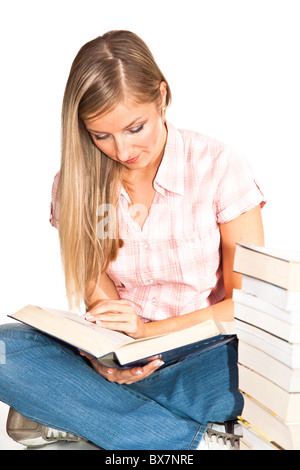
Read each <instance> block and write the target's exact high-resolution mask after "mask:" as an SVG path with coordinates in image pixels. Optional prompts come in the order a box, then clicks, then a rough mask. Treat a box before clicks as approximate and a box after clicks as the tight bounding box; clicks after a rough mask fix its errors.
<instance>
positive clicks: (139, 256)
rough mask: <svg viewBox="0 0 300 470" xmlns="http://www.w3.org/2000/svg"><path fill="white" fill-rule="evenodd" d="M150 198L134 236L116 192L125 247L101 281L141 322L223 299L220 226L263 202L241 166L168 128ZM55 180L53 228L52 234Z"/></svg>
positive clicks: (217, 146) (202, 140)
mask: <svg viewBox="0 0 300 470" xmlns="http://www.w3.org/2000/svg"><path fill="white" fill-rule="evenodd" d="M167 127H168V139H167V144H166V147H165V153H164V157H163V159H162V162H161V164H160V167H159V169H158V172H157V175H156V177H155V180H154V189H155V191H156V193H155V198H154V201H153V203H152V206H151V209H150V212H149V215H148V217H147V219H146V221H145V223H144V226H143V228H142V229H141V228H140V225H139V224H138V222H135V221H134V220H133V219H132V217H131V216H130V214H129V206H130V204H131V201H130V198H129V196H128V194H127V193H126V191H125V190H124V188H122V189H121V193H120V197H119V207H118V220H119V228H120V237H121V238H122V239H123V240H124V246H123V247H122V248H121V249H120V250H119V254H118V257H117V259H116V261H114V262H112V263H110V265H109V268H108V271H107V274H108V275H109V277H110V278H111V279H112V281H113V282H114V284H115V286H116V288H117V290H118V293H119V295H120V298H122V299H124V300H127V301H129V302H130V303H131V304H132V305H133V306H134V308H135V310H136V312H137V313H138V315H139V316H140V317H141V318H142V319H144V321H154V320H162V319H165V318H169V317H172V316H177V315H183V314H185V313H189V312H192V311H195V310H198V309H201V308H204V307H207V306H209V305H212V304H214V303H217V302H219V301H221V300H222V299H223V298H224V284H223V276H222V263H221V257H220V231H219V224H223V223H226V222H229V221H230V220H233V219H235V218H236V217H238V216H239V215H240V214H242V213H243V212H246V211H248V210H250V209H252V208H253V207H255V206H256V205H258V204H261V205H263V204H264V197H263V194H262V192H261V191H260V189H259V187H258V185H257V184H256V182H255V181H254V179H253V176H252V173H251V170H250V168H249V166H248V164H247V162H246V161H244V160H242V159H240V158H237V157H236V156H235V155H234V154H233V153H231V152H230V151H229V150H228V149H227V148H226V147H225V146H224V145H223V144H222V143H221V142H219V141H217V140H214V139H212V138H210V137H207V136H204V135H201V134H198V133H195V132H192V131H186V130H177V129H176V128H175V127H174V126H172V125H171V124H170V123H167ZM57 182H58V175H57V176H56V178H55V181H54V184H53V190H52V210H51V219H50V221H51V223H52V225H54V226H56V227H57V226H58V209H59V208H58V204H57V201H56V191H57Z"/></svg>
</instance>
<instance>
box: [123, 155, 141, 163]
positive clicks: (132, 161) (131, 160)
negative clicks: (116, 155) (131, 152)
mask: <svg viewBox="0 0 300 470" xmlns="http://www.w3.org/2000/svg"><path fill="white" fill-rule="evenodd" d="M138 158H139V155H138V156H137V157H134V158H131V159H130V160H126V162H125V163H135V162H137V160H138Z"/></svg>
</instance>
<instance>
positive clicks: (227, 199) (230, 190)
mask: <svg viewBox="0 0 300 470" xmlns="http://www.w3.org/2000/svg"><path fill="white" fill-rule="evenodd" d="M217 168H218V172H217V173H218V175H217V181H218V184H217V190H216V194H215V208H216V220H217V222H218V223H219V224H224V223H227V222H230V221H231V220H233V219H235V218H236V217H238V216H239V215H241V214H242V213H244V212H247V211H249V210H250V209H253V208H254V207H255V206H257V205H259V204H260V205H261V207H263V206H264V204H265V203H266V201H265V198H264V195H263V193H262V191H261V189H260V187H259V186H258V184H257V182H256V180H255V179H254V176H253V173H252V169H251V167H250V165H249V163H248V162H247V160H245V159H243V158H240V157H238V156H236V155H235V154H234V153H232V152H230V151H228V150H223V151H222V152H221V154H220V155H219V158H218V164H217Z"/></svg>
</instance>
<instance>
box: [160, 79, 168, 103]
mask: <svg viewBox="0 0 300 470" xmlns="http://www.w3.org/2000/svg"><path fill="white" fill-rule="evenodd" d="M159 89H160V94H161V104H162V106H166V102H167V84H166V82H161V84H160V85H159Z"/></svg>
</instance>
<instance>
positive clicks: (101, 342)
mask: <svg viewBox="0 0 300 470" xmlns="http://www.w3.org/2000/svg"><path fill="white" fill-rule="evenodd" d="M9 316H10V318H14V319H15V320H18V321H20V322H22V323H24V324H26V325H29V326H31V327H33V328H36V329H38V330H40V331H42V332H44V333H47V334H49V335H51V336H53V337H55V338H57V339H60V340H62V341H64V342H66V343H68V344H70V345H72V346H74V347H76V348H78V349H81V350H82V351H84V352H87V353H88V354H91V355H92V356H94V357H96V358H97V359H98V361H99V362H100V363H101V364H103V365H106V366H108V367H122V366H129V365H137V364H145V363H147V362H149V360H150V359H151V357H153V356H157V355H159V356H160V357H161V358H162V360H164V361H166V360H168V361H170V360H174V361H176V360H179V359H180V358H182V357H184V356H186V355H188V354H191V353H192V352H194V351H197V350H201V349H205V348H206V347H207V345H208V342H207V341H206V340H207V339H208V338H211V337H215V338H214V340H215V342H218V341H222V340H224V334H223V333H225V330H224V329H223V328H222V325H220V324H217V323H216V322H214V321H213V320H208V321H205V322H203V323H200V324H198V325H196V326H193V327H190V328H186V329H184V330H181V331H175V332H172V333H169V334H165V335H159V336H153V337H150V338H143V339H139V340H135V339H133V338H130V337H129V336H127V335H126V334H123V333H120V332H117V331H112V330H108V329H106V328H103V327H101V326H98V325H96V324H94V323H91V322H88V321H87V320H85V319H83V318H82V317H81V316H79V315H77V314H75V313H72V312H67V311H62V310H53V309H48V308H47V309H45V308H40V307H36V306H33V305H27V306H26V307H24V308H22V309H21V310H19V311H18V312H16V313H15V314H13V315H9ZM228 336H231V335H228Z"/></svg>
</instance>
